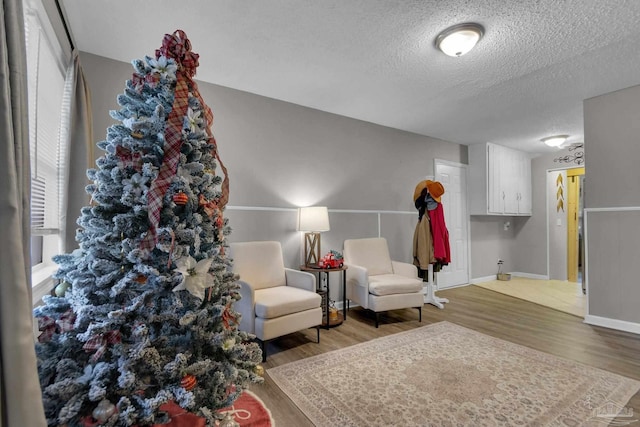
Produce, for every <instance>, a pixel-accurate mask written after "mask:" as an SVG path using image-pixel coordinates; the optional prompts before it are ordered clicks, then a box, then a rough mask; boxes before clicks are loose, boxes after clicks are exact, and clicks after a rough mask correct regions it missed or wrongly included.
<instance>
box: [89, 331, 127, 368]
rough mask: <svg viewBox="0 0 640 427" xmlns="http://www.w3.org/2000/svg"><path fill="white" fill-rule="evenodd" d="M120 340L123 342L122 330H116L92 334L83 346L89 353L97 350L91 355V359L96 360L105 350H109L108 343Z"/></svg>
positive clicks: (115, 342) (116, 342)
mask: <svg viewBox="0 0 640 427" xmlns="http://www.w3.org/2000/svg"><path fill="white" fill-rule="evenodd" d="M120 342H122V337H121V335H120V331H115V330H114V331H108V332H105V333H103V334H99V335H94V336H92V337H91V338H89V341H87V342H86V343H84V345H83V346H82V348H83V349H84V350H85V351H86V352H87V353H89V352H91V351H93V350H96V352H95V354H94V355H93V356H91V361H92V362H95V361H97V360H98V359H100V358H101V357H102V355H103V354H104V352H105V351H107V345H109V344H118V343H120Z"/></svg>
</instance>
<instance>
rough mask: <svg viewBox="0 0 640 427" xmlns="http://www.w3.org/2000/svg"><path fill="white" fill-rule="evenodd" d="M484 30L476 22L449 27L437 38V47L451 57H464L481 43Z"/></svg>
mask: <svg viewBox="0 0 640 427" xmlns="http://www.w3.org/2000/svg"><path fill="white" fill-rule="evenodd" d="M483 34H484V28H483V27H482V25H480V24H476V23H474V22H466V23H464V24H458V25H454V26H453V27H449V28H447V29H446V30H444V31H443V32H441V33H440V34H438V37H436V47H437V48H438V49H440V50H441V51H442V52H443V53H444V54H446V55H449V56H455V57H457V56H462V55H464V54H465V53H467V52H469V51H470V50H471V49H473V47H474V46H475V45H476V44H477V43H478V41H480V38H481V37H482V35H483Z"/></svg>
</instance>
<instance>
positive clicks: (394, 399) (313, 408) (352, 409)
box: [267, 322, 640, 427]
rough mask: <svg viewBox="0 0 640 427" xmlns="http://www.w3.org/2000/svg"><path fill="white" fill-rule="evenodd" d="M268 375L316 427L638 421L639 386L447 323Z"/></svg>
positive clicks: (586, 423) (324, 356) (297, 362)
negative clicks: (632, 407) (634, 406)
mask: <svg viewBox="0 0 640 427" xmlns="http://www.w3.org/2000/svg"><path fill="white" fill-rule="evenodd" d="M267 373H268V375H269V376H270V377H271V378H272V379H273V381H274V382H275V383H276V384H277V385H278V386H279V387H280V388H281V389H282V390H283V391H284V392H285V393H286V394H287V396H288V397H289V398H290V399H291V400H292V401H293V402H294V403H295V404H296V405H297V406H298V407H299V408H300V410H301V411H302V412H303V413H304V414H305V415H306V416H307V417H308V418H309V419H310V420H311V421H312V422H313V423H314V424H315V425H317V426H329V425H339V426H390V425H394V426H395V425H402V426H446V425H459V426H474V427H475V426H517V425H520V426H587V425H594V426H603V425H607V424H608V423H609V422H612V424H615V423H617V422H619V421H632V420H637V419H638V416H637V415H636V416H633V414H632V413H631V411H628V410H626V409H627V408H625V407H624V405H625V404H626V403H627V402H628V401H629V399H630V398H631V397H632V396H633V395H634V394H635V393H636V392H637V391H638V390H639V389H640V382H639V381H636V380H632V379H629V378H626V377H623V376H620V375H616V374H612V373H610V372H606V371H603V370H600V369H596V368H592V367H589V366H586V365H582V364H579V363H576V362H573V361H570V360H566V359H562V358H559V357H556V356H552V355H550V354H547V353H543V352H540V351H537V350H533V349H530V348H528V347H524V346H521V345H517V344H513V343H510V342H507V341H503V340H500V339H497V338H493V337H490V336H488V335H484V334H481V333H479V332H475V331H473V330H470V329H467V328H464V327H462V326H458V325H455V324H453V323H449V322H439V323H436V324H432V325H428V326H423V327H420V328H417V329H414V330H411V331H405V332H401V333H398V334H394V335H390V336H387V337H383V338H378V339H375V340H371V341H368V342H365V343H361V344H357V345H354V346H351V347H347V348H344V349H340V350H335V351H332V352H329V353H325V354H321V355H318V356H314V357H310V358H307V359H302V360H299V361H296V362H291V363H288V364H285V365H282V366H278V367H275V368H271V369H268V370H267ZM616 415H617V418H616Z"/></svg>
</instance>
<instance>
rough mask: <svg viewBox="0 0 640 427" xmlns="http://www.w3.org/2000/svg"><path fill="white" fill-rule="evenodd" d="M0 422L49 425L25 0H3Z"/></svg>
mask: <svg viewBox="0 0 640 427" xmlns="http://www.w3.org/2000/svg"><path fill="white" fill-rule="evenodd" d="M0 2H1V3H0V4H1V7H0V225H1V227H2V242H0V245H1V246H0V247H1V248H2V249H1V254H2V255H1V256H0V295H1V296H0V356H1V357H0V427H40V426H46V421H45V418H44V410H43V406H42V398H41V396H42V394H41V390H40V384H39V382H38V374H37V368H36V366H37V364H36V355H35V348H34V340H33V324H32V314H31V304H32V303H31V262H30V259H31V256H30V238H31V230H30V229H31V224H30V219H31V213H30V208H29V204H30V203H29V202H30V177H29V174H30V170H29V136H28V125H27V115H28V109H27V75H26V70H27V65H26V58H25V56H24V52H25V42H24V21H23V18H22V0H0Z"/></svg>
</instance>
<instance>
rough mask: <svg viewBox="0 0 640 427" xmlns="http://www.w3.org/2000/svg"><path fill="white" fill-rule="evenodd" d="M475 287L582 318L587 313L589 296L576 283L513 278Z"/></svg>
mask: <svg viewBox="0 0 640 427" xmlns="http://www.w3.org/2000/svg"><path fill="white" fill-rule="evenodd" d="M475 286H480V287H481V288H485V289H490V290H492V291H496V292H500V293H502V294H506V295H510V296H512V297H516V298H520V299H523V300H527V301H531V302H535V303H538V304H540V305H544V306H546V307H550V308H555V309H556V310H560V311H564V312H565V313H569V314H573V315H575V316H579V317H582V318H584V315H585V313H586V308H587V296H586V295H584V294H583V293H582V285H581V284H580V283H576V282H567V281H564V280H540V279H528V278H525V277H518V276H513V277H512V278H511V280H509V281H501V280H492V281H489V282H482V283H477V284H476V285H475Z"/></svg>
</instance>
